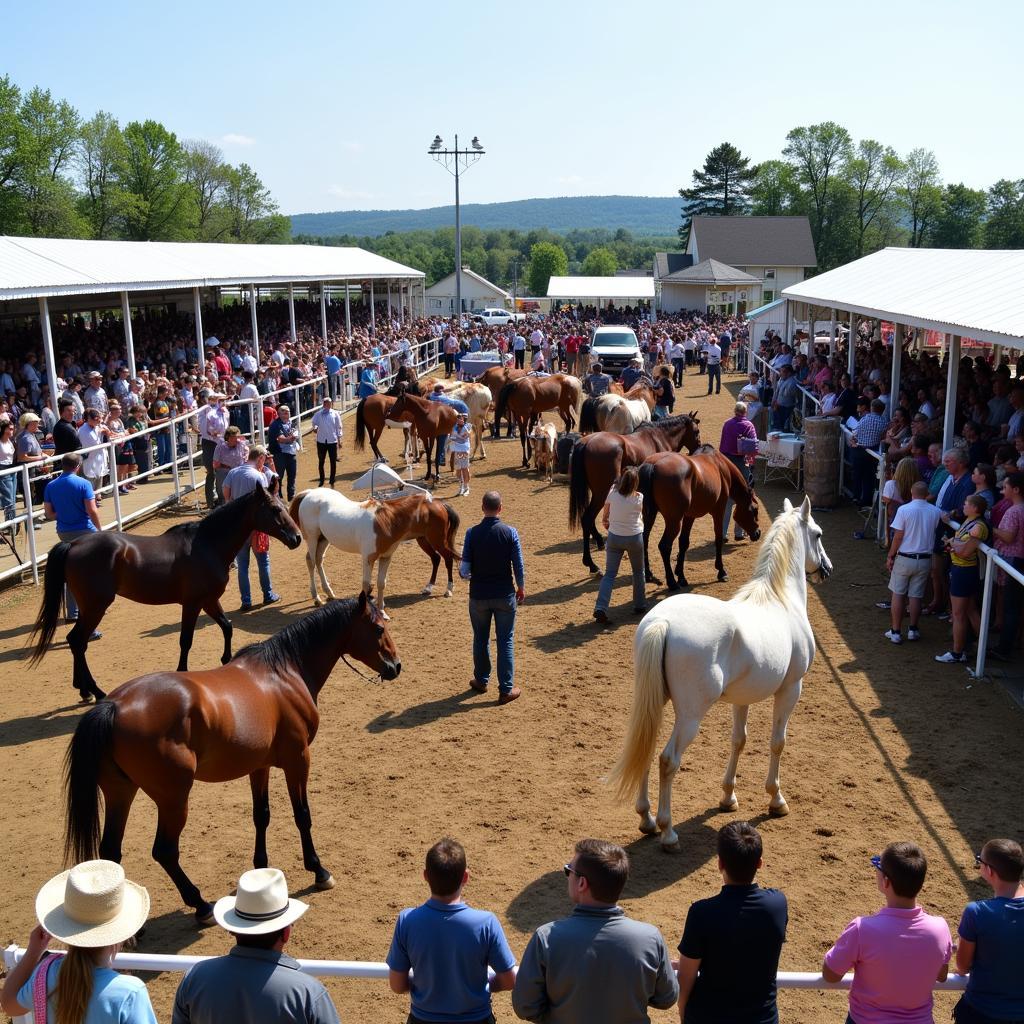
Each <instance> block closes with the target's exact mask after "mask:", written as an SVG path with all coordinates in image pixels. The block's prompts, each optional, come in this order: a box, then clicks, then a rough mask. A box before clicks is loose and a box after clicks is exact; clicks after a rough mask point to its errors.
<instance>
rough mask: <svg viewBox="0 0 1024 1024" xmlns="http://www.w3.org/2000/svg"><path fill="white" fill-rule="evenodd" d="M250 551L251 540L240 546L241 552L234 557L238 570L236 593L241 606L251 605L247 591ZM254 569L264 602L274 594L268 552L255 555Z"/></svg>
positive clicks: (249, 593) (250, 595)
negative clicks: (257, 571) (256, 569)
mask: <svg viewBox="0 0 1024 1024" xmlns="http://www.w3.org/2000/svg"><path fill="white" fill-rule="evenodd" d="M250 551H252V540H251V539H250V540H247V541H246V542H245V543H244V544H243V545H242V550H241V551H239V552H238V554H237V555H235V568H236V569H237V570H238V592H239V594H241V595H242V604H252V591H251V590H250V589H249V552H250ZM256 567H257V568H258V569H259V573H260V589H261V590H262V591H263V600H264V601H266V600H267V599H268V598H269V597H270V595H271V594H272V593H273V592H274V588H273V586H272V585H271V583H270V552H269V551H265V552H264V553H263V554H262V555H261V554H259V553H258V552H257V553H256Z"/></svg>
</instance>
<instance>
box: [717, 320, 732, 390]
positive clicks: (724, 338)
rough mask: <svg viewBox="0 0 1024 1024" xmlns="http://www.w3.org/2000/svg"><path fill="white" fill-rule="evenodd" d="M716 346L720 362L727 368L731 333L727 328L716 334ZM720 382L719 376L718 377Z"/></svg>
mask: <svg viewBox="0 0 1024 1024" xmlns="http://www.w3.org/2000/svg"><path fill="white" fill-rule="evenodd" d="M718 348H719V351H720V353H721V364H722V366H724V367H725V368H726V369H729V350H730V349H731V348H732V334H731V333H730V331H728V330H724V331H722V333H721V334H720V335H719V336H718ZM719 383H721V377H719Z"/></svg>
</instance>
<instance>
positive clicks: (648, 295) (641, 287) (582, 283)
mask: <svg viewBox="0 0 1024 1024" xmlns="http://www.w3.org/2000/svg"><path fill="white" fill-rule="evenodd" d="M548 298H549V299H596V300H597V301H601V300H602V299H611V300H615V299H644V300H647V301H653V300H654V278H653V277H552V278H551V280H550V281H549V282H548Z"/></svg>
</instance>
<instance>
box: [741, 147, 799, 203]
mask: <svg viewBox="0 0 1024 1024" xmlns="http://www.w3.org/2000/svg"><path fill="white" fill-rule="evenodd" d="M750 198H751V201H752V204H753V206H752V209H751V213H753V214H754V216H755V217H782V216H786V215H787V214H793V213H802V212H803V202H802V197H801V195H800V184H799V182H798V181H797V180H796V171H795V170H794V168H793V167H792V165H791V164H787V163H786V162H785V161H784V160H765V161H764V162H763V163H760V164H758V165H757V177H756V178H754V183H753V185H751V187H750Z"/></svg>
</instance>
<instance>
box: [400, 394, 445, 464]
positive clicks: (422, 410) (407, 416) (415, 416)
mask: <svg viewBox="0 0 1024 1024" xmlns="http://www.w3.org/2000/svg"><path fill="white" fill-rule="evenodd" d="M390 415H391V418H392V419H393V420H406V421H407V422H409V423H412V424H414V425H415V427H416V433H417V434H418V435H419V438H420V440H421V441H422V442H423V447H424V448H425V449H426V452H427V475H426V476H425V477H424V478H423V479H424V480H429V479H430V478H431V477H433V478H434V480H437V479H439V477H440V475H441V466H440V463H435V462H434V442H435V441H436V440H437V438H438V437H440V436H441V435H442V434H445V435H447V434H450V433H451V432H452V427H454V426H455V417H456V416H457V415H458V413H457V412H456V411H455V409H454V408H453V407H452V406H450V405H445V403H444V402H432V401H430V400H429V399H426V398H417V397H416V396H415V395H410V394H409V392H408V391H403V392H402V393H401V394H400V395H399V396H398V398H396V399H395V404H394V405H393V406H392V407H391V413H390ZM432 467H433V470H434V471H433V473H431V468H432Z"/></svg>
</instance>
